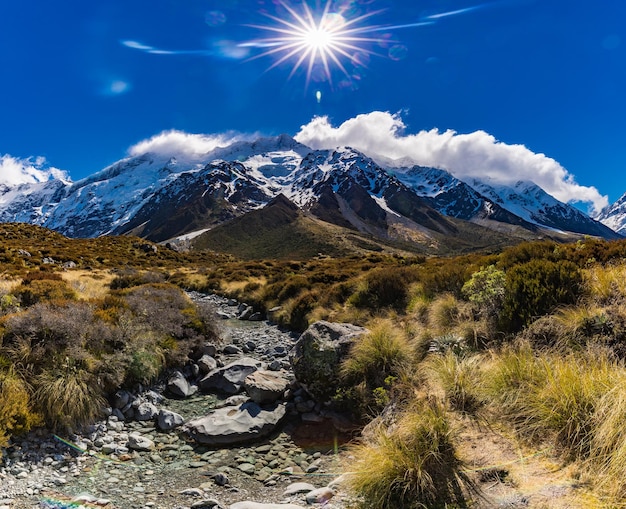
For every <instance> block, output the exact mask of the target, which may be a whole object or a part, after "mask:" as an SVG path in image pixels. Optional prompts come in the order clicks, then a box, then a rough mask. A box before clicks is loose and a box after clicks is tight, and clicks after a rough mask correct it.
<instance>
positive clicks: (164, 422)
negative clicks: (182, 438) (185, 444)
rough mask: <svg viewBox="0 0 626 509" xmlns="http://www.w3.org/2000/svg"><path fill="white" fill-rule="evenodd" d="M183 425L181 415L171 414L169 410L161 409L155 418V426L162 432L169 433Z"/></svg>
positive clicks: (183, 421) (183, 420)
mask: <svg viewBox="0 0 626 509" xmlns="http://www.w3.org/2000/svg"><path fill="white" fill-rule="evenodd" d="M184 423H185V419H184V418H183V416H182V415H180V414H177V413H176V412H172V411H170V410H165V409H163V408H162V409H161V410H159V415H158V416H157V426H158V427H159V429H160V430H162V431H170V430H172V429H174V428H178V427H179V426H182V425H183V424H184Z"/></svg>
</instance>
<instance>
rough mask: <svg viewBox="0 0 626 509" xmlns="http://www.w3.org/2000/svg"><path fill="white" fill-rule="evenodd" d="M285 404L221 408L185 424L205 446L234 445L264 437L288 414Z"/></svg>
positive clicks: (247, 404)
mask: <svg viewBox="0 0 626 509" xmlns="http://www.w3.org/2000/svg"><path fill="white" fill-rule="evenodd" d="M285 413H286V410H285V404H284V403H281V404H278V403H275V404H273V405H271V406H267V407H260V406H259V405H257V404H256V403H254V402H253V401H248V402H246V403H243V404H241V405H239V406H227V407H224V408H219V409H217V410H215V411H214V412H212V413H210V414H209V415H207V416H205V417H201V418H199V419H195V420H193V421H190V422H188V423H187V424H186V425H185V428H184V429H185V431H186V432H187V433H188V435H189V436H190V437H191V438H193V439H194V440H195V441H196V442H199V443H201V444H206V445H233V444H239V443H243V442H249V441H251V440H255V439H258V438H261V437H264V436H266V435H268V434H269V433H271V432H272V430H273V429H274V428H275V427H276V425H277V424H278V423H279V422H280V421H281V420H282V419H283V418H284V417H285Z"/></svg>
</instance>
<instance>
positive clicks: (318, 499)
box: [306, 487, 335, 504]
mask: <svg viewBox="0 0 626 509" xmlns="http://www.w3.org/2000/svg"><path fill="white" fill-rule="evenodd" d="M334 496H335V492H334V491H333V490H332V489H330V488H328V487H326V488H318V489H316V490H313V491H311V492H309V493H307V496H306V503H307V504H326V503H327V502H328V501H329V500H330V499H331V498H333V497H334Z"/></svg>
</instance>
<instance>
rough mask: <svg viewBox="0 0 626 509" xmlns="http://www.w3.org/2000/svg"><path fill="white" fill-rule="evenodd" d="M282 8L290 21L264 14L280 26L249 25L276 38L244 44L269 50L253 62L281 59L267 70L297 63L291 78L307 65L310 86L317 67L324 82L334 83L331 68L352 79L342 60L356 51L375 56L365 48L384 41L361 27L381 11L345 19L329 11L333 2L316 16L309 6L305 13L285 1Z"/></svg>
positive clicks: (304, 5)
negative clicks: (370, 35)
mask: <svg viewBox="0 0 626 509" xmlns="http://www.w3.org/2000/svg"><path fill="white" fill-rule="evenodd" d="M279 5H281V6H282V7H283V8H284V9H285V10H286V11H287V13H288V14H289V17H288V19H283V18H279V17H277V16H273V15H271V14H265V16H267V17H268V18H270V19H271V20H272V21H275V22H276V23H277V25H276V26H270V25H265V26H264V25H247V26H249V27H252V28H256V29H259V30H263V31H267V32H271V33H273V34H275V36H273V37H266V38H261V39H257V40H255V41H251V42H248V43H244V44H243V46H248V47H257V48H269V49H267V50H266V51H264V52H262V53H261V54H259V55H256V56H254V57H252V58H251V60H253V59H257V58H261V57H266V56H271V55H275V56H278V57H279V58H278V60H277V61H276V62H274V64H272V65H271V66H270V67H269V69H268V70H270V69H273V68H275V67H277V66H279V65H281V64H282V63H284V62H286V61H288V60H295V63H294V64H293V67H292V69H291V73H290V74H289V77H290V78H291V77H292V76H293V75H294V74H295V73H296V72H297V71H298V69H300V68H301V67H303V66H304V67H306V84H307V86H308V84H309V83H310V81H311V77H312V74H313V69H314V67H315V66H316V65H321V67H322V69H323V71H324V77H325V79H326V80H327V81H328V82H329V83H331V84H332V74H331V68H332V67H337V68H338V69H340V70H341V72H342V73H343V74H344V75H345V76H346V77H350V73H349V72H348V70H347V69H346V67H345V65H344V63H343V62H342V59H345V60H348V61H350V60H351V59H352V58H353V56H354V54H355V53H356V52H358V53H362V54H366V55H368V56H369V55H373V54H375V53H374V52H373V51H371V50H369V49H367V48H366V47H365V46H366V45H367V44H369V43H379V42H380V40H381V38H380V37H377V38H374V37H365V36H364V35H365V34H366V33H371V32H373V31H375V29H376V28H377V27H372V26H371V25H366V26H359V24H362V23H363V22H365V21H366V20H367V19H369V18H371V17H372V16H375V15H376V14H379V13H380V12H381V11H374V12H370V13H367V14H364V15H361V16H358V17H356V18H352V19H346V18H345V17H344V16H343V15H342V14H341V13H340V12H330V8H331V1H330V0H328V2H327V3H326V6H325V7H324V9H323V11H322V12H321V14H319V15H317V16H315V15H314V13H313V11H312V10H311V8H310V7H309V6H308V5H307V4H306V3H303V4H302V12H298V11H296V10H295V9H294V8H293V7H291V6H290V5H288V4H287V3H285V2H283V1H282V0H279Z"/></svg>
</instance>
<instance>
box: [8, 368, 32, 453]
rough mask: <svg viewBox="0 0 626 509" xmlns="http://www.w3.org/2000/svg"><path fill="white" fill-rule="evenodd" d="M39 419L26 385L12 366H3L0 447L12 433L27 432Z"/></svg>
mask: <svg viewBox="0 0 626 509" xmlns="http://www.w3.org/2000/svg"><path fill="white" fill-rule="evenodd" d="M3 364H5V365H6V364H7V362H6V360H4V362H3ZM40 421H41V416H39V415H38V414H37V413H35V412H34V411H33V409H32V405H31V400H30V394H29V391H28V387H27V386H26V384H25V383H24V381H23V380H22V379H21V378H20V377H18V376H17V375H16V374H15V372H14V371H13V369H12V368H7V367H6V366H5V367H4V368H3V369H2V371H1V372H0V449H2V447H5V446H6V445H7V443H8V439H9V438H10V437H11V436H12V435H19V434H20V433H25V432H27V431H28V430H30V429H31V427H33V426H37V425H39V424H40Z"/></svg>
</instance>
